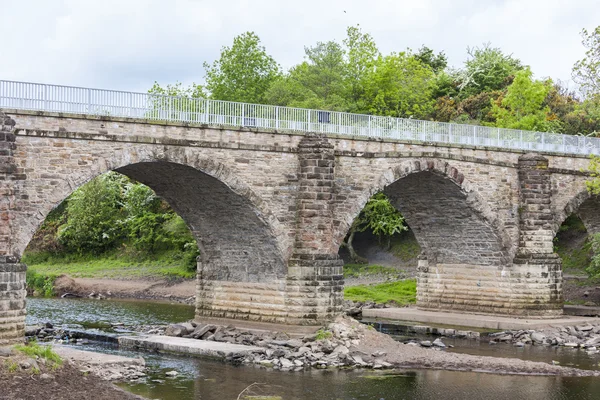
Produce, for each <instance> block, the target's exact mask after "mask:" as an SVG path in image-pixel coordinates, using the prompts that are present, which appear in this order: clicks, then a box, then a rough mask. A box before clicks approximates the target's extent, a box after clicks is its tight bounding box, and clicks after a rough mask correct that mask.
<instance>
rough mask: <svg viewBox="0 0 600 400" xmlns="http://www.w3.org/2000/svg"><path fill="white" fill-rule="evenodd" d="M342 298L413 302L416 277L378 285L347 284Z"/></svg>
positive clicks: (402, 303)
mask: <svg viewBox="0 0 600 400" xmlns="http://www.w3.org/2000/svg"><path fill="white" fill-rule="evenodd" d="M344 298H345V299H346V300H352V301H361V302H366V301H373V302H375V303H382V304H385V303H390V302H394V303H397V304H398V305H407V304H413V303H415V302H416V301H417V281H416V279H406V280H402V281H397V282H390V283H381V284H378V285H359V286H348V287H346V288H345V289H344Z"/></svg>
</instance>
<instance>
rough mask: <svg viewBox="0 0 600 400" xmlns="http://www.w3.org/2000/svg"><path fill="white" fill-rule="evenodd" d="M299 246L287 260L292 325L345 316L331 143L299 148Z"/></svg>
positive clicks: (321, 140) (311, 139)
mask: <svg viewBox="0 0 600 400" xmlns="http://www.w3.org/2000/svg"><path fill="white" fill-rule="evenodd" d="M298 151H299V153H298V160H299V162H300V168H299V173H298V195H297V209H296V244H295V249H294V254H292V257H291V258H290V261H289V268H288V286H287V287H288V293H287V300H286V308H287V309H288V312H289V318H290V320H291V321H293V322H294V323H299V324H317V323H322V322H324V321H325V320H331V319H332V318H334V317H335V316H336V315H338V314H339V313H340V312H341V311H342V300H343V286H344V281H343V272H342V267H343V261H342V260H341V259H340V257H339V256H338V248H339V246H338V247H335V246H334V247H331V246H330V245H329V244H330V243H331V238H332V236H333V207H334V203H333V192H334V177H335V156H334V152H333V146H332V145H331V143H329V141H328V140H327V138H325V137H322V136H316V135H315V136H313V135H307V136H306V137H304V138H303V139H302V140H301V141H300V143H299V145H298Z"/></svg>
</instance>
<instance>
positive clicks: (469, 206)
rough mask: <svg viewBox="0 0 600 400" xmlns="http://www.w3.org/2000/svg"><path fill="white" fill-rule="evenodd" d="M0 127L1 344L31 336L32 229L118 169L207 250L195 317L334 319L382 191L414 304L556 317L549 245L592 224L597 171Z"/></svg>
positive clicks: (314, 146)
mask: <svg viewBox="0 0 600 400" xmlns="http://www.w3.org/2000/svg"><path fill="white" fill-rule="evenodd" d="M0 122H1V123H2V125H1V126H2V130H1V131H0V257H2V259H1V260H0V266H1V267H0V268H1V269H2V272H0V304H1V305H0V332H1V333H0V335H2V336H1V338H0V340H4V341H5V342H14V341H17V340H20V338H21V336H22V323H23V318H24V307H25V304H24V296H25V292H24V280H25V276H24V268H25V267H24V266H22V265H21V264H19V261H20V257H21V255H22V253H23V250H24V249H25V247H26V246H27V244H28V243H29V241H30V239H31V237H32V236H33V234H34V233H35V230H36V229H37V228H38V226H39V225H40V224H41V223H42V221H43V220H44V219H45V217H46V215H47V214H48V213H49V212H50V211H51V210H52V209H53V208H54V207H55V206H56V205H58V204H60V202H61V201H63V200H64V199H65V198H66V197H67V196H68V195H69V194H71V193H72V192H73V191H74V190H75V189H76V188H77V187H79V186H80V185H82V184H84V183H85V182H87V181H89V180H90V179H92V178H94V177H96V176H98V175H100V174H102V173H105V172H107V171H111V170H116V171H118V172H121V173H123V174H125V175H128V176H130V177H132V178H133V179H136V180H138V181H140V182H142V183H145V184H147V185H149V186H150V187H152V188H153V189H154V190H155V191H156V193H157V194H158V195H159V196H161V197H163V198H164V199H165V200H166V201H168V202H169V204H171V206H172V207H173V208H174V209H175V210H176V211H177V212H178V213H179V214H180V215H181V216H182V218H183V219H184V220H185V221H186V223H187V224H188V226H189V227H190V229H191V231H192V232H193V234H194V236H195V237H196V239H197V242H198V245H199V247H200V249H201V252H202V256H201V257H200V258H199V260H198V275H197V276H198V278H197V279H198V295H197V305H196V316H197V318H198V319H202V318H213V317H217V318H235V319H246V320H253V321H263V322H274V323H279V324H302V325H311V324H321V323H323V322H325V321H329V320H331V319H332V318H333V317H334V316H336V315H337V314H339V313H340V312H341V302H342V299H343V284H344V283H343V274H342V261H341V260H340V259H339V257H338V256H337V252H338V249H339V246H340V244H341V242H342V240H343V239H344V236H345V235H346V234H347V232H348V229H349V227H350V225H351V223H352V221H353V220H354V218H355V217H356V216H357V215H358V213H359V212H360V211H361V209H362V208H363V206H364V205H365V203H366V201H367V200H368V198H369V197H370V196H371V195H372V194H373V193H376V192H377V191H380V190H384V191H385V192H386V193H387V194H388V195H389V196H390V198H391V199H392V201H393V202H394V204H395V206H396V207H397V208H398V209H399V210H400V211H401V212H402V213H403V214H404V216H405V217H406V220H407V221H408V223H409V224H410V226H411V227H412V228H413V230H414V232H415V235H416V237H417V240H418V241H419V243H420V245H421V247H422V249H423V254H422V255H421V257H420V258H421V259H420V262H419V270H420V272H419V278H418V284H417V292H418V299H417V304H418V306H419V307H422V308H428V309H452V310H464V311H468V312H475V313H502V314H515V315H529V316H542V315H554V314H557V313H560V304H561V301H562V297H561V296H562V294H561V293H562V286H561V281H562V276H561V266H560V260H559V259H558V258H557V257H556V256H555V255H554V253H553V251H552V239H553V237H554V234H555V233H556V230H557V229H558V227H559V226H560V224H561V223H562V221H563V220H564V218H566V217H567V216H568V215H569V214H570V213H572V212H580V213H581V214H582V215H586V216H588V218H587V220H588V221H589V222H588V223H589V224H590V225H594V226H595V225H596V221H595V218H594V217H593V216H594V215H595V214H594V209H595V207H596V204H598V203H597V201H596V199H594V198H590V196H589V195H588V194H587V191H586V190H585V180H586V179H587V178H588V177H587V175H586V174H585V173H584V172H582V170H583V171H585V169H586V168H587V165H588V163H589V160H588V159H587V158H586V157H578V156H565V155H560V154H551V153H545V154H537V155H527V154H525V153H524V152H520V151H506V150H502V149H491V148H475V147H472V146H459V145H443V144H435V145H434V144H428V143H416V142H408V141H404V142H401V141H397V140H384V139H379V140H377V139H368V140H367V139H363V138H352V137H343V136H336V135H326V136H322V135H314V134H295V133H290V132H277V131H269V130H257V129H252V128H239V129H231V128H223V127H219V126H206V125H198V126H191V125H187V124H176V123H157V122H151V123H150V122H148V121H144V120H134V119H127V118H113V117H94V116H86V115H63V114H53V113H40V112H27V111H16V110H4V111H3V113H2V114H0ZM584 203H585V204H584ZM582 204H583V206H582ZM584 219H585V218H584Z"/></svg>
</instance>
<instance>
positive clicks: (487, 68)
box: [459, 43, 523, 99]
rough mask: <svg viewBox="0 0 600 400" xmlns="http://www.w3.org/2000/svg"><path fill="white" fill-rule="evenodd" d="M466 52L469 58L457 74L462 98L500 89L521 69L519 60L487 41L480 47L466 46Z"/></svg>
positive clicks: (509, 82)
mask: <svg viewBox="0 0 600 400" xmlns="http://www.w3.org/2000/svg"><path fill="white" fill-rule="evenodd" d="M467 53H468V55H469V57H470V59H468V60H467V61H466V62H465V68H464V69H463V70H462V71H461V72H460V76H459V80H460V86H459V89H460V96H461V98H463V99H464V98H467V97H470V96H473V95H476V94H479V93H482V92H490V91H494V90H502V89H504V88H506V87H507V86H509V85H510V84H511V82H512V79H511V78H512V77H513V76H514V75H515V74H516V73H517V72H518V71H520V70H522V69H523V66H522V65H521V61H520V60H518V59H516V58H513V57H512V56H511V55H506V54H504V53H503V52H502V50H500V49H499V48H495V47H490V44H489V43H487V44H485V45H484V46H483V47H481V48H479V47H475V48H468V49H467Z"/></svg>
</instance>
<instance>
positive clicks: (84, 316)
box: [27, 298, 194, 328]
mask: <svg viewBox="0 0 600 400" xmlns="http://www.w3.org/2000/svg"><path fill="white" fill-rule="evenodd" d="M193 317H194V307H192V306H188V305H184V304H170V303H166V302H157V301H144V300H94V299H43V298H28V299H27V324H28V325H35V324H40V323H44V322H47V321H50V322H52V323H53V324H55V325H64V324H69V325H70V324H79V325H82V326H84V327H86V328H103V327H110V325H111V324H116V323H123V324H125V325H158V324H169V323H175V322H182V321H187V320H189V319H192V318H193Z"/></svg>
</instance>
